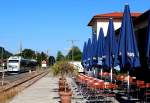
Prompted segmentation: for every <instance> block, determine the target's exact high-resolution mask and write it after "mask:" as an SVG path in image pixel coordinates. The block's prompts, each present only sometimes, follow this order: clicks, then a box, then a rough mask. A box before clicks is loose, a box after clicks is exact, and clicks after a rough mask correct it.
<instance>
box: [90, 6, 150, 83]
mask: <svg viewBox="0 0 150 103" xmlns="http://www.w3.org/2000/svg"><path fill="white" fill-rule="evenodd" d="M131 16H132V21H133V27H134V31H135V36H136V40H137V46H138V50H139V55H140V63H141V68H138V69H135V71H134V73H133V75H136V77H137V79H144V80H145V81H148V82H149V81H150V78H148V77H149V76H150V68H149V66H148V64H147V62H150V61H147V58H146V43H147V36H148V20H149V16H150V9H149V10H147V11H145V12H144V13H137V12H136V13H131ZM122 17H123V13H122V12H113V13H106V14H97V15H95V16H93V18H92V19H91V20H90V22H89V23H88V26H90V27H91V28H92V32H93V33H95V34H97V36H98V35H99V30H100V27H102V28H103V30H104V35H105V36H106V35H107V29H108V24H109V18H113V21H114V28H115V31H116V35H119V32H120V29H119V28H120V27H121V20H122Z"/></svg>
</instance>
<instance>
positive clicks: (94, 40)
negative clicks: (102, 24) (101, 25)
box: [91, 34, 97, 67]
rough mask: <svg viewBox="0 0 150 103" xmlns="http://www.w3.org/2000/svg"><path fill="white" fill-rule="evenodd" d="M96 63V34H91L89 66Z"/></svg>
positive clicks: (93, 65)
mask: <svg viewBox="0 0 150 103" xmlns="http://www.w3.org/2000/svg"><path fill="white" fill-rule="evenodd" d="M96 65H97V36H96V34H93V35H92V45H91V66H92V67H95V66H96Z"/></svg>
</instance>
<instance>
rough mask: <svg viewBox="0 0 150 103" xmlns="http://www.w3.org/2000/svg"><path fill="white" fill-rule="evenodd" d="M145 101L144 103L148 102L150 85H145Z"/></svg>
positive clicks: (149, 99)
mask: <svg viewBox="0 0 150 103" xmlns="http://www.w3.org/2000/svg"><path fill="white" fill-rule="evenodd" d="M145 99H146V100H145V101H146V103H148V102H150V83H146V92H145Z"/></svg>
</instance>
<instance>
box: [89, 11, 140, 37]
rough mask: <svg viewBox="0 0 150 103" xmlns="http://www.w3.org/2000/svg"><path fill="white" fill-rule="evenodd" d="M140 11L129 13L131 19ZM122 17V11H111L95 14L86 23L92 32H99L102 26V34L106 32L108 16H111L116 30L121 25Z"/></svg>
mask: <svg viewBox="0 0 150 103" xmlns="http://www.w3.org/2000/svg"><path fill="white" fill-rule="evenodd" d="M140 15H141V13H131V16H132V18H133V19H135V18H137V17H138V16H140ZM122 17H123V12H112V13H106V14H97V15H95V16H93V17H92V19H91V20H90V22H89V23H88V26H90V27H91V28H92V32H93V33H94V34H97V36H98V34H99V30H100V28H101V27H102V28H103V31H104V36H106V34H107V29H108V24H109V18H113V22H114V29H115V30H117V29H119V28H120V27H121V20H122Z"/></svg>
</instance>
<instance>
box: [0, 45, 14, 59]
mask: <svg viewBox="0 0 150 103" xmlns="http://www.w3.org/2000/svg"><path fill="white" fill-rule="evenodd" d="M2 50H4V51H3V53H4V55H3V58H4V59H6V58H8V57H10V56H12V55H13V54H12V53H11V52H9V51H7V50H5V48H3V47H0V59H1V56H2Z"/></svg>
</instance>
